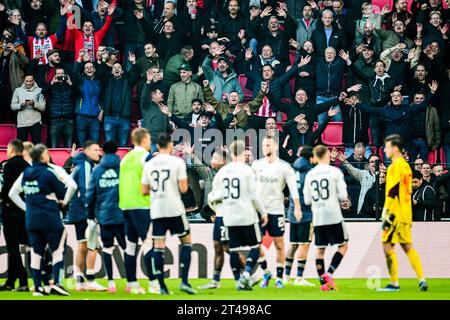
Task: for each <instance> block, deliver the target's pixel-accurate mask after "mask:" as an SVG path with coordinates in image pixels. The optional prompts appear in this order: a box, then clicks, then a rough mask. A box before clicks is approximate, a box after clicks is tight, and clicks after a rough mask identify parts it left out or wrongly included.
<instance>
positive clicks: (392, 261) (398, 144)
mask: <svg viewBox="0 0 450 320" xmlns="http://www.w3.org/2000/svg"><path fill="white" fill-rule="evenodd" d="M384 152H385V153H386V156H387V157H388V158H389V159H390V160H391V161H392V164H391V165H390V166H389V167H388V169H387V175H386V200H385V202H384V207H383V214H382V216H381V219H382V221H383V236H382V242H383V250H384V254H385V256H386V262H387V267H388V270H389V274H390V276H391V282H390V283H389V284H388V285H387V286H386V287H385V288H383V289H379V291H400V286H399V283H398V260H397V255H396V253H395V250H394V248H395V244H397V243H399V244H400V246H401V247H402V249H403V251H405V253H406V256H407V257H408V259H409V263H410V264H411V266H412V268H413V269H414V272H415V273H416V275H417V278H418V279H419V289H420V291H427V290H428V285H427V282H426V281H425V277H424V274H423V270H422V264H421V262H420V257H419V254H418V253H417V251H416V250H415V249H414V247H413V245H412V237H411V227H412V204H411V202H412V201H411V195H412V172H411V168H410V166H409V164H408V162H406V160H405V159H404V158H403V154H402V152H403V141H402V138H401V137H400V135H398V134H393V135H390V136H388V137H386V141H385V147H384Z"/></svg>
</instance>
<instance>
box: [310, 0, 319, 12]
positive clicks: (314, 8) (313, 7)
mask: <svg viewBox="0 0 450 320" xmlns="http://www.w3.org/2000/svg"><path fill="white" fill-rule="evenodd" d="M308 3H309V5H310V6H311V9H313V11H314V10H317V8H318V7H317V3H316V2H315V1H314V0H308Z"/></svg>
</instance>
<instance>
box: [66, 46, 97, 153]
mask: <svg viewBox="0 0 450 320" xmlns="http://www.w3.org/2000/svg"><path fill="white" fill-rule="evenodd" d="M83 61H84V62H85V63H84V65H83ZM82 68H83V72H82V71H81V70H82ZM96 68H98V69H99V70H97V69H96ZM100 68H102V64H100V65H97V67H95V66H94V63H93V62H91V61H90V60H89V56H88V55H86V54H85V51H84V50H83V49H81V50H80V52H79V53H78V58H77V62H76V63H75V66H74V69H73V84H74V86H75V87H76V88H77V89H78V97H77V100H76V103H75V113H76V130H77V137H78V143H79V144H81V145H83V144H84V143H85V141H86V140H93V141H98V140H99V138H100V121H101V120H102V116H103V115H102V112H101V111H102V109H101V105H102V104H103V103H102V100H101V99H102V97H101V90H102V85H101V81H100V78H101V76H102V75H103V74H104V71H103V70H101V69H100Z"/></svg>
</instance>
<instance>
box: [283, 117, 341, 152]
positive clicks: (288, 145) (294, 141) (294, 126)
mask: <svg viewBox="0 0 450 320" xmlns="http://www.w3.org/2000/svg"><path fill="white" fill-rule="evenodd" d="M337 112H338V111H337V110H333V109H330V110H328V112H327V118H325V120H324V121H323V122H322V123H321V124H320V125H319V127H317V129H316V130H315V131H312V130H309V127H310V124H309V123H308V121H307V120H306V118H305V115H298V116H297V117H295V118H294V119H292V120H289V121H287V122H286V123H285V124H284V125H283V131H284V132H285V133H286V135H287V136H286V138H285V140H284V143H283V148H284V149H286V150H287V151H288V153H289V154H290V155H291V156H292V155H294V154H297V151H298V148H299V147H301V146H304V145H307V146H313V145H314V144H315V143H316V141H317V139H319V137H320V136H321V135H322V133H323V132H324V131H325V129H326V128H327V126H328V122H329V121H330V119H332V117H333V116H335V115H336V114H337Z"/></svg>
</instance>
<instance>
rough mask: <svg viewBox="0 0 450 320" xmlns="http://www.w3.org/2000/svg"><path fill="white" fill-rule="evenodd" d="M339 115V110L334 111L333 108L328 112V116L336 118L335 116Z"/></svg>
mask: <svg viewBox="0 0 450 320" xmlns="http://www.w3.org/2000/svg"><path fill="white" fill-rule="evenodd" d="M338 113H339V109H333V107H331V108H330V110H328V116H329V117H330V118H331V117H334V116H335V115H337V114H338Z"/></svg>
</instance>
